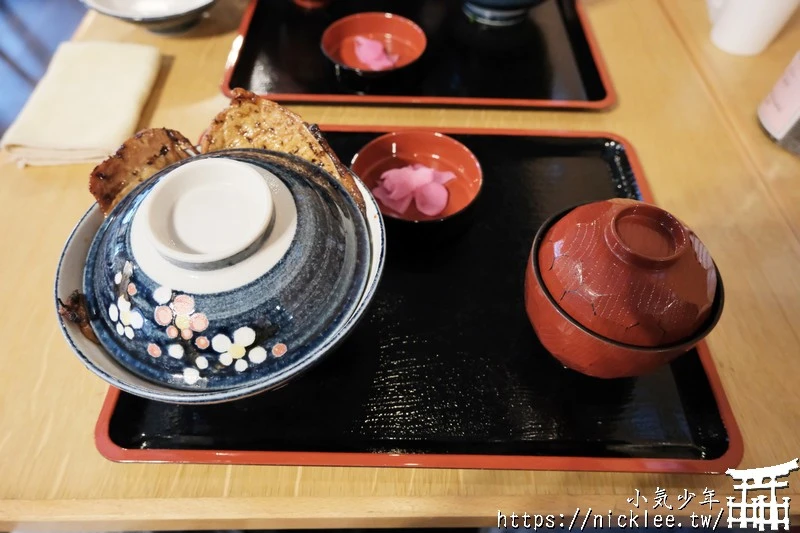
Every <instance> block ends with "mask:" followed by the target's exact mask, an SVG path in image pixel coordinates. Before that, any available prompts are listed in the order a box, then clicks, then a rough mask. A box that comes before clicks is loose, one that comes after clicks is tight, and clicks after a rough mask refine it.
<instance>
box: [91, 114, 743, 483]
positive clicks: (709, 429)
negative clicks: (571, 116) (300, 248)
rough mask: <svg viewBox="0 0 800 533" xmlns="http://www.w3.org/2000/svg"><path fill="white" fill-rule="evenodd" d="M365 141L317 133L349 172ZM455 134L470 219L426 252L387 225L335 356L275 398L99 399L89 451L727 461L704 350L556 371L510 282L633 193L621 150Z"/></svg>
mask: <svg viewBox="0 0 800 533" xmlns="http://www.w3.org/2000/svg"><path fill="white" fill-rule="evenodd" d="M445 133H447V132H445ZM378 134H379V133H378V132H359V131H352V128H351V131H340V132H331V131H328V132H327V133H326V135H327V138H328V140H329V142H330V144H331V146H332V147H333V149H334V150H335V151H336V152H337V153H338V154H339V156H340V157H341V159H342V160H343V161H344V162H349V161H350V160H351V159H352V157H353V155H354V154H355V153H356V151H357V150H359V149H360V148H361V147H362V146H363V145H365V144H366V143H367V142H369V141H370V140H371V139H373V138H374V137H375V136H377V135H378ZM453 136H454V137H455V138H456V139H458V140H460V141H462V142H463V143H465V144H466V145H467V146H468V147H469V148H470V149H471V150H472V151H473V152H474V153H475V155H476V156H477V157H478V159H479V161H480V163H481V165H482V167H483V170H484V189H483V191H482V193H481V196H480V198H479V201H478V203H477V204H476V210H475V220H474V221H473V222H472V225H471V226H470V227H469V228H468V230H467V232H466V233H465V234H463V235H462V236H461V237H459V238H458V239H455V240H453V241H452V242H449V243H448V244H447V245H439V246H437V247H435V248H430V247H424V246H416V245H415V243H414V242H413V241H411V242H406V241H402V242H401V241H400V240H398V239H393V235H392V233H391V228H388V230H389V233H388V234H387V259H386V267H385V270H384V274H383V277H382V279H381V282H380V286H379V288H378V292H377V295H376V297H375V300H374V302H373V304H372V306H371V308H370V309H369V310H368V312H367V315H366V316H365V318H364V319H363V322H361V323H360V324H359V326H358V327H357V328H356V330H355V331H354V332H353V333H352V335H351V336H350V337H349V339H348V340H347V341H346V342H345V343H344V344H343V345H342V346H341V348H340V349H339V350H338V352H337V353H335V354H331V355H330V356H329V357H327V358H326V360H325V361H324V362H323V363H321V364H320V365H319V366H318V367H316V368H314V369H312V370H311V371H309V372H308V373H307V374H305V375H303V376H301V377H299V378H297V379H296V380H295V381H292V382H290V383H289V384H288V385H286V386H285V387H283V388H281V389H279V390H275V391H271V392H267V393H264V394H261V395H258V396H255V397H252V398H249V399H246V400H241V401H236V402H232V403H229V404H222V405H216V406H177V405H166V404H161V403H156V402H152V401H148V400H143V399H140V398H136V397H133V396H130V395H127V394H119V395H117V393H116V391H112V393H111V394H110V395H109V399H108V402H107V404H106V408H105V409H104V412H103V415H102V416H101V419H100V422H99V424H98V434H97V437H98V446H99V447H100V449H101V451H102V452H103V453H104V454H105V455H106V456H107V457H110V458H112V459H115V460H135V461H178V462H225V463H258V464H342V465H344V464H348V465H394V466H399V465H417V466H440V467H441V466H457V467H465V468H468V467H474V468H530V469H538V468H553V469H570V470H627V471H652V470H657V471H685V472H692V471H694V472H713V471H723V470H724V469H725V468H727V467H731V466H735V465H736V463H738V461H739V459H740V458H741V452H742V447H741V438H740V436H739V433H738V430H737V428H736V425H735V423H734V421H733V417H732V414H731V412H730V408H729V407H728V403H727V400H726V399H725V395H724V393H723V391H722V388H721V385H720V382H719V378H718V377H717V374H716V370H715V369H714V365H713V362H712V361H711V358H710V357H709V355H708V353H707V352H706V349H705V345H701V347H700V349H699V351H692V352H690V353H689V354H687V355H685V356H683V357H681V358H679V359H678V360H676V361H675V362H674V363H672V364H671V365H670V366H668V367H665V368H662V369H660V370H658V371H657V372H655V373H654V374H651V375H649V376H645V377H640V378H630V379H619V380H600V379H593V378H589V377H585V376H583V375H579V374H577V373H575V372H572V371H570V370H567V369H565V368H564V367H562V366H561V365H560V364H559V363H558V362H557V361H556V360H555V359H553V358H552V357H551V356H550V354H548V353H547V352H546V351H545V350H544V349H543V348H542V346H541V345H540V344H539V342H538V340H537V338H536V335H535V334H534V331H533V328H532V327H531V325H530V323H529V322H528V319H527V316H526V313H525V309H524V301H523V279H524V272H525V268H526V261H527V259H528V254H529V252H530V246H531V243H532V240H533V237H534V234H535V232H536V230H537V228H538V227H539V225H540V224H541V223H542V222H543V221H544V220H545V219H546V218H547V217H549V216H550V215H552V214H554V213H556V212H558V211H561V210H563V209H565V208H567V207H569V206H571V205H573V204H576V203H579V202H585V201H592V200H602V199H607V198H612V197H628V198H641V197H642V191H643V190H644V191H645V192H646V188H645V184H644V182H643V178H641V177H640V176H637V174H638V173H640V172H641V171H640V170H639V169H638V167H637V165H636V164H635V159H633V160H632V156H631V154H630V152H629V149H627V148H626V147H625V146H624V144H622V143H621V142H620V141H619V140H618V139H615V138H612V137H608V136H593V137H563V136H556V134H552V135H551V136H531V135H528V134H524V133H522V132H516V133H514V132H509V133H506V134H497V133H493V134H488V132H476V133H466V132H463V131H462V132H459V133H457V134H453ZM632 161H633V164H632ZM637 179H638V181H637Z"/></svg>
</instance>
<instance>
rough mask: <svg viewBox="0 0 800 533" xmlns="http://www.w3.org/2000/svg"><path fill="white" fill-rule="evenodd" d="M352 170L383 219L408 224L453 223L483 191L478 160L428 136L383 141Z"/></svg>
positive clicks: (365, 151) (366, 150) (408, 134)
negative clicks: (442, 203)
mask: <svg viewBox="0 0 800 533" xmlns="http://www.w3.org/2000/svg"><path fill="white" fill-rule="evenodd" d="M351 169H352V170H353V172H354V173H355V174H356V175H357V176H359V177H360V178H361V180H362V181H363V182H364V184H365V185H366V186H367V188H368V189H369V190H370V191H372V193H373V195H374V196H375V198H376V200H378V206H379V207H380V209H381V213H383V215H384V216H386V217H390V218H395V219H399V220H405V221H409V222H430V221H438V220H444V219H447V218H450V217H452V216H453V215H456V214H458V213H460V212H461V211H464V210H465V209H466V208H467V207H468V206H470V205H471V204H472V203H473V202H474V201H475V200H476V198H477V197H478V194H479V193H480V190H481V187H482V185H483V171H482V170H481V166H480V163H479V162H478V160H477V158H476V157H475V155H474V154H473V153H472V152H471V151H470V150H469V149H468V148H467V147H466V146H464V145H463V144H461V143H460V142H458V141H456V140H455V139H453V138H451V137H448V136H446V135H442V134H441V133H435V132H429V131H403V132H395V133H388V134H386V135H382V136H380V137H378V138H376V139H374V140H372V141H371V142H370V143H368V144H367V145H365V146H364V147H363V148H362V149H361V150H360V151H359V152H358V153H357V154H356V155H355V157H354V158H353V161H352V163H351ZM442 189H444V191H446V200H445V202H444V206H442V205H441V202H442V194H441V190H442ZM392 193H394V194H392ZM392 196H393V197H392ZM420 204H422V205H420ZM420 207H422V209H420Z"/></svg>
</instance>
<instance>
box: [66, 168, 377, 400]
mask: <svg viewBox="0 0 800 533" xmlns="http://www.w3.org/2000/svg"><path fill="white" fill-rule="evenodd" d="M356 179H357V178H356ZM357 183H358V186H359V192H360V193H361V194H362V196H363V197H364V201H365V202H366V203H369V204H372V207H373V209H374V210H375V214H376V216H375V217H374V226H375V227H374V229H375V230H377V231H370V232H369V235H370V244H371V246H370V253H371V254H372V251H373V250H375V247H376V245H375V244H374V242H373V241H374V240H375V239H379V243H380V244H379V246H378V248H377V251H378V254H377V258H374V257H373V258H371V263H374V264H375V270H374V274H372V275H370V276H368V284H367V286H366V288H365V290H364V291H363V293H362V295H361V298H360V300H359V301H358V303H357V304H356V305H355V306H354V312H353V314H352V315H351V316H350V317H348V318H347V319H346V320H344V321H343V325H342V327H341V328H340V329H339V330H338V332H337V333H336V334H335V335H333V336H332V337H331V340H332V341H333V342H334V344H332V345H331V346H330V347H329V348H327V350H331V349H332V347H333V346H335V345H336V344H338V343H340V342H342V341H343V340H344V339H345V338H346V337H347V336H348V335H349V334H350V333H351V332H352V331H353V330H354V329H355V327H356V325H358V324H359V322H360V319H361V318H362V317H363V315H364V313H365V312H366V310H367V309H368V307H369V305H370V304H371V302H372V300H373V299H374V296H375V293H376V291H377V288H378V286H379V285H380V280H381V277H382V275H383V271H384V267H385V263H386V228H385V224H384V222H383V218H382V217H381V216H380V210H379V207H378V204H377V202H376V200H375V199H374V198H372V196H371V195H370V194H368V192H369V189H368V188H367V187H366V185H364V184H363V182H361V181H360V180H358V179H357ZM95 214H97V215H100V214H101V212H100V208H99V206H98V204H97V203H94V204H92V205H91V206H90V207H89V208H88V209H87V210H86V212H85V213H84V214H83V215H82V216H81V218H80V219H79V220H78V222H77V223H76V224H75V226H74V227H73V228H72V231H71V232H70V234H69V236H68V237H67V239H66V241H65V243H64V246H63V248H62V250H61V254H60V256H59V260H58V265H57V267H56V276H55V281H54V286H53V299H54V303H55V307H56V310H58V308H59V303H60V302H59V285H60V281H61V274H62V272H63V270H64V265H65V263H64V259H65V256H66V255H67V251H68V250H69V249H70V248H71V247H72V246H73V245H74V241H75V238H76V236H77V235H78V233H79V232H80V230H81V229H83V228H84V225H85V224H86V222H87V220H88V219H89V218H90V217H91V216H92V215H95ZM100 224H102V219H101V222H100ZM100 224H98V228H97V229H95V230H94V234H93V235H92V238H91V239H90V241H91V240H93V239H94V236H95V235H96V234H97V231H98V230H99V226H100ZM367 226H368V228H370V229H373V224H371V223H369V222H368V223H367ZM87 250H88V245H87ZM83 261H84V265H83V266H82V267H81V268H80V271H81V272H83V269H84V268H85V261H86V258H83ZM79 277H81V279H82V275H81V276H79ZM73 290H79V291H80V290H81V289H80V288H78V289H73ZM56 315H57V319H58V322H59V327H60V329H61V335H62V336H63V337H64V339H65V340H66V341H67V343H68V344H69V346H70V348H72V352H73V353H74V354H75V355H76V356H77V357H78V358H79V359H80V361H81V363H82V364H83V366H85V367H86V368H88V369H89V371H91V372H92V373H93V374H95V375H96V376H97V377H99V378H100V379H101V380H102V381H104V382H105V383H106V384H108V385H110V386H112V387H115V388H117V389H119V390H121V391H123V392H126V393H128V394H131V395H133V396H137V397H141V398H145V399H148V400H151V401H157V402H166V403H172V404H177V405H213V404H221V403H227V402H231V401H236V400H240V399H244V398H247V397H250V396H255V395H257V394H262V393H265V392H269V391H270V390H275V389H277V388H279V387H281V386H283V385H286V384H287V383H288V382H289V381H290V380H284V381H282V382H280V383H278V384H272V385H267V386H262V387H261V388H256V389H255V390H244V387H246V386H239V387H233V388H230V389H224V390H215V391H207V390H203V389H198V390H197V391H193V390H182V389H171V388H169V387H167V386H165V385H162V384H158V383H153V385H156V386H159V387H162V388H165V389H167V390H168V392H163V393H161V392H155V391H154V390H153V389H152V388H142V387H140V386H138V385H135V384H132V383H129V382H125V381H122V380H120V379H118V378H117V377H115V376H113V375H111V374H109V373H107V372H105V371H104V370H103V369H101V368H100V367H98V366H97V365H95V364H94V363H93V362H92V360H91V359H90V358H89V357H88V356H87V355H85V354H84V353H83V351H82V350H81V348H80V347H79V346H78V345H77V343H76V341H75V340H74V339H73V336H72V334H71V333H70V332H69V331H68V329H67V321H66V320H65V319H64V318H63V317H62V316H60V314H59V313H58V312H57V313H56ZM76 335H83V333H81V332H80V331H78V332H77V333H76ZM86 342H88V343H92V341H90V340H89V339H86ZM93 344H95V345H96V346H97V348H98V350H99V351H100V352H101V353H103V356H104V358H105V359H106V360H107V361H109V362H110V363H111V364H112V365H113V366H115V367H116V368H118V369H120V372H121V373H123V374H128V375H131V376H136V374H134V373H133V372H131V371H130V370H128V369H127V368H125V367H124V366H122V365H120V364H119V363H118V362H117V360H116V359H114V358H113V357H112V356H111V355H110V354H109V353H108V351H107V350H106V349H105V348H104V347H103V346H102V345H100V344H96V343H93ZM321 359H324V358H323V357H317V358H315V359H314V360H312V361H311V362H310V364H309V365H307V366H305V367H303V368H301V369H300V370H298V371H297V372H295V373H294V374H292V376H293V377H295V376H299V375H300V374H302V373H305V372H306V371H307V370H309V369H310V368H311V367H313V366H314V365H315V364H317V363H318V362H320V360H321ZM136 377H137V379H140V380H141V381H144V382H145V383H150V382H149V381H148V380H146V379H143V378H140V377H138V376H136Z"/></svg>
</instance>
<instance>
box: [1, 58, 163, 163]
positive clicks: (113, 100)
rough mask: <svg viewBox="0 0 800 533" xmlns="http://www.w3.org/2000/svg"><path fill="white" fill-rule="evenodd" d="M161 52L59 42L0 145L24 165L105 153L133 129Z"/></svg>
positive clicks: (81, 160)
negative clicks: (44, 71) (45, 68)
mask: <svg viewBox="0 0 800 533" xmlns="http://www.w3.org/2000/svg"><path fill="white" fill-rule="evenodd" d="M160 60H161V58H160V54H159V50H158V49H157V48H154V47H152V46H145V45H139V44H127V43H114V42H64V43H62V44H61V45H60V46H59V47H58V49H57V50H56V53H55V54H54V55H53V59H52V61H51V62H50V66H48V68H47V72H46V73H45V75H44V77H42V80H41V81H40V82H39V84H38V85H37V86H36V88H35V89H34V91H33V93H32V94H31V97H30V98H29V99H28V101H27V103H26V104H25V107H24V108H23V109H22V112H20V114H19V116H18V117H17V119H16V120H15V122H14V123H13V124H12V125H11V127H10V128H9V129H8V131H7V132H6V134H5V135H4V136H3V138H2V140H0V148H3V149H5V150H7V151H8V152H9V154H10V155H11V157H12V158H13V159H14V160H16V161H17V162H18V163H21V164H29V165H59V164H69V163H85V162H95V161H100V160H102V159H105V158H106V157H107V156H109V155H111V154H113V153H114V152H115V151H116V150H117V148H119V146H120V145H121V144H122V143H123V142H124V141H125V140H126V139H127V138H128V137H130V136H131V135H132V134H133V133H135V130H136V126H137V124H138V122H139V117H140V115H141V113H142V108H144V105H145V103H146V102H147V98H148V97H149V95H150V92H151V90H152V89H153V84H154V83H155V80H156V76H157V75H158V70H159V67H160Z"/></svg>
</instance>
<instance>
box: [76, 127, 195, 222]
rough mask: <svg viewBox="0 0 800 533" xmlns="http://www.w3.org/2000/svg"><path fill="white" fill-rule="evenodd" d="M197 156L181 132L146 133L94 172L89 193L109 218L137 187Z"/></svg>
mask: <svg viewBox="0 0 800 533" xmlns="http://www.w3.org/2000/svg"><path fill="white" fill-rule="evenodd" d="M194 153H195V150H194V147H193V146H192V143H191V142H190V141H189V139H187V138H186V137H184V136H183V135H181V134H180V133H178V132H177V131H174V130H168V129H165V128H159V129H147V130H142V131H140V132H139V133H137V134H136V135H134V136H133V137H131V138H130V139H128V140H127V141H125V142H124V143H123V144H122V146H120V147H119V149H118V150H117V152H116V153H115V154H114V155H112V156H111V157H109V158H108V159H106V160H105V161H103V162H102V163H100V164H99V165H98V166H97V167H96V168H95V169H94V170H93V171H92V174H91V175H90V176H89V192H91V193H92V196H94V197H95V199H96V200H97V204H98V205H99V206H100V209H101V210H102V211H103V214H104V215H106V216H108V214H109V213H110V212H111V210H112V209H113V208H114V206H115V205H117V204H118V203H119V202H120V200H122V199H123V198H124V197H125V196H126V195H127V194H128V193H129V192H131V191H132V190H133V189H135V188H136V186H137V185H139V184H140V183H142V182H144V181H146V180H147V179H148V178H150V177H152V176H154V175H155V174H157V173H158V172H159V171H160V170H162V169H164V168H166V167H168V166H169V165H171V164H173V163H177V162H178V161H181V160H182V159H186V158H188V157H191V156H192V155H193V154H194Z"/></svg>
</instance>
